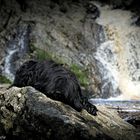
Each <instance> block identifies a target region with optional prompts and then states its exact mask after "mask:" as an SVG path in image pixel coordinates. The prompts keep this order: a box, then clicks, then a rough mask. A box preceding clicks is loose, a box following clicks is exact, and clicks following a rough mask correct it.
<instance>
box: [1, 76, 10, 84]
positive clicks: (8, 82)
mask: <svg viewBox="0 0 140 140" xmlns="http://www.w3.org/2000/svg"><path fill="white" fill-rule="evenodd" d="M0 83H1V84H4V83H5V84H11V81H10V80H9V79H7V78H6V77H5V76H3V75H0Z"/></svg>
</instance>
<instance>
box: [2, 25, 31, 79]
mask: <svg viewBox="0 0 140 140" xmlns="http://www.w3.org/2000/svg"><path fill="white" fill-rule="evenodd" d="M29 31H30V29H29V26H28V25H22V26H18V27H17V29H16V33H15V34H14V35H13V36H14V37H13V36H12V37H10V40H9V41H8V45H7V49H6V57H5V60H4V67H3V72H2V73H3V75H4V76H6V77H7V78H8V79H10V80H11V81H13V80H14V75H15V71H16V69H17V68H18V67H19V65H20V60H21V59H23V58H24V57H25V56H26V53H28V51H29V48H28V45H29Z"/></svg>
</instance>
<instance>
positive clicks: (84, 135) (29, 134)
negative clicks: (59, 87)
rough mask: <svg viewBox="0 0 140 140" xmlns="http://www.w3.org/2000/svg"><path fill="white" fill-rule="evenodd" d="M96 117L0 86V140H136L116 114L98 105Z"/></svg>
mask: <svg viewBox="0 0 140 140" xmlns="http://www.w3.org/2000/svg"><path fill="white" fill-rule="evenodd" d="M98 109H99V112H98V115H97V116H92V115H90V114H88V113H87V112H86V111H85V110H83V111H82V112H77V111H75V110H74V109H73V108H71V107H70V106H68V105H66V104H63V103H61V102H59V101H54V100H52V99H50V98H48V97H46V96H45V95H44V94H42V93H40V92H38V91H37V90H35V89H34V88H32V87H23V88H17V87H12V88H9V89H8V86H7V85H6V86H4V85H1V86H0V138H2V139H22V140H25V139H26V140H27V139H30V140H33V139H41V140H45V139H48V140H54V139H55V140H60V139H61V140H71V139H73V140H79V139H82V140H93V139H97V140H109V139H115V140H118V139H121V140H126V139H127V140H132V139H133V140H138V135H137V130H136V128H135V127H133V126H132V125H131V124H129V123H127V122H125V121H124V120H122V119H121V118H120V117H119V116H118V113H117V112H116V111H114V110H110V109H107V108H106V107H102V106H98Z"/></svg>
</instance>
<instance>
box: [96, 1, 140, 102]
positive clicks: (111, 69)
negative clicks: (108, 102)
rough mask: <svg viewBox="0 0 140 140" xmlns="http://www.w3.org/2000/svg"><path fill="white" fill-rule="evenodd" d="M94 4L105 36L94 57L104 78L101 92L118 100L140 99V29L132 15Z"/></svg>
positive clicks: (98, 21)
mask: <svg viewBox="0 0 140 140" xmlns="http://www.w3.org/2000/svg"><path fill="white" fill-rule="evenodd" d="M95 5H97V7H98V8H99V10H100V12H101V14H100V17H99V18H97V19H96V22H97V23H98V24H100V25H102V27H103V28H104V33H105V36H106V39H105V40H106V41H105V42H104V43H102V44H101V45H100V46H99V47H98V48H97V51H96V52H95V54H94V58H95V59H96V61H97V66H98V68H99V71H100V74H101V78H102V87H101V92H103V93H105V92H112V96H113V98H114V97H115V98H117V99H123V100H129V99H131V100H132V99H135V100H140V28H139V27H136V26H135V25H134V24H133V19H132V16H133V13H131V12H129V11H125V10H119V9H114V10H112V9H111V8H110V7H109V6H100V5H99V4H97V3H96V4H95ZM110 90H111V91H110ZM120 93H121V95H119V94H120ZM117 95H118V96H117ZM116 96H117V97H116ZM113 98H110V99H113Z"/></svg>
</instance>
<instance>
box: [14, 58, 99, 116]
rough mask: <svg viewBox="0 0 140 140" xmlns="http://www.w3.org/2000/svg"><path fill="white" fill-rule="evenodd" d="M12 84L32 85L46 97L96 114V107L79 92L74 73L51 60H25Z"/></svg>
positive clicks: (18, 85)
mask: <svg viewBox="0 0 140 140" xmlns="http://www.w3.org/2000/svg"><path fill="white" fill-rule="evenodd" d="M12 86H17V87H24V86H32V87H34V88H35V89H37V90H39V91H40V92H42V93H44V94H45V95H47V96H48V97H50V98H52V99H54V100H58V101H62V102H64V103H66V104H68V105H70V106H72V107H73V108H74V109H76V110H77V111H81V110H82V109H83V108H84V109H86V110H87V111H88V112H89V113H90V114H92V115H96V112H97V108H96V107H95V106H94V105H92V104H90V103H89V102H88V99H87V98H85V97H84V96H83V95H82V93H81V88H80V84H79V82H78V80H77V78H76V76H75V74H74V73H72V72H71V71H69V70H68V69H66V68H64V67H63V66H62V65H61V64H56V63H55V62H54V61H52V60H46V61H43V62H39V61H33V60H31V61H28V62H25V63H24V64H23V65H22V66H21V67H20V68H19V69H18V70H17V72H16V75H15V80H14V82H13V85H12Z"/></svg>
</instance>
